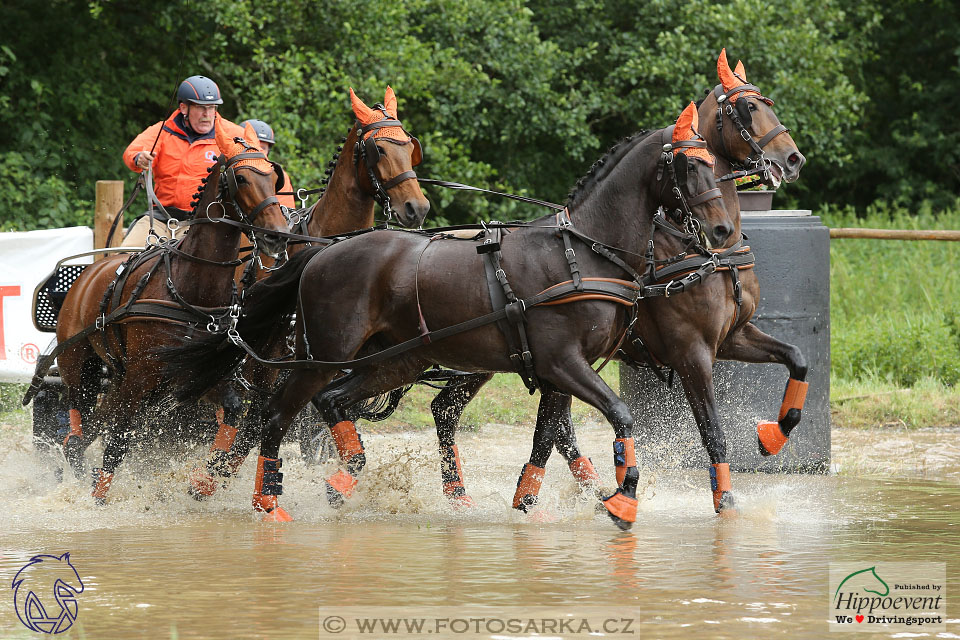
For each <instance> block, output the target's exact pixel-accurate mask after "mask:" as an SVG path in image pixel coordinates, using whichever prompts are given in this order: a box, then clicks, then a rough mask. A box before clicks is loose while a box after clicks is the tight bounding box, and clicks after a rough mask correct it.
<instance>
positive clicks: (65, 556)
mask: <svg viewBox="0 0 960 640" xmlns="http://www.w3.org/2000/svg"><path fill="white" fill-rule="evenodd" d="M60 560H61V561H62V562H70V552H69V551H67V552H66V553H64V554H63V555H62V556H60Z"/></svg>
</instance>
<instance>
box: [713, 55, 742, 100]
mask: <svg viewBox="0 0 960 640" xmlns="http://www.w3.org/2000/svg"><path fill="white" fill-rule="evenodd" d="M739 68H740V70H742V69H743V65H740V67H739ZM717 77H718V78H719V79H720V84H721V85H723V90H724V92H726V91H730V90H731V89H734V88H736V87H739V86H740V85H742V84H746V83H745V82H742V81H740V80H739V79H737V76H736V75H734V73H733V71H731V70H730V64H729V63H728V62H727V49H726V47H724V48H723V49H721V50H720V57H719V58H717Z"/></svg>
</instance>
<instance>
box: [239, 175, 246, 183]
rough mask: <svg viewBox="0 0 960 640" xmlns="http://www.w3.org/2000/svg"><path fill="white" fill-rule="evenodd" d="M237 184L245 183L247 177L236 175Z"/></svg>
mask: <svg viewBox="0 0 960 640" xmlns="http://www.w3.org/2000/svg"><path fill="white" fill-rule="evenodd" d="M237 184H247V179H246V178H244V177H243V176H241V175H238V176H237Z"/></svg>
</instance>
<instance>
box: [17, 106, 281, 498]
mask: <svg viewBox="0 0 960 640" xmlns="http://www.w3.org/2000/svg"><path fill="white" fill-rule="evenodd" d="M215 128H216V141H217V145H218V148H219V150H220V152H221V156H220V158H219V161H218V163H217V164H215V165H212V166H211V167H210V173H209V175H208V176H207V177H206V178H204V179H203V180H202V183H201V185H200V186H199V188H198V191H197V197H196V199H195V202H196V203H197V204H196V207H195V208H194V211H193V214H194V216H193V219H192V220H190V221H187V222H184V223H182V224H185V225H190V226H194V227H196V228H194V229H193V230H192V231H191V232H190V233H188V234H186V236H185V237H184V238H183V239H182V240H180V241H179V242H176V243H169V244H167V243H163V244H160V245H158V246H155V247H153V248H151V249H149V250H147V251H144V252H143V253H140V254H132V255H130V256H126V255H119V256H113V257H111V258H106V259H103V260H100V261H99V262H96V263H94V264H93V265H91V266H89V267H88V268H86V269H85V270H84V271H83V273H82V274H81V275H80V277H78V278H77V280H76V282H75V283H74V284H73V286H71V287H70V290H69V292H68V293H67V296H66V298H65V299H64V302H63V306H62V308H61V311H60V315H59V318H58V321H57V341H58V343H59V345H58V347H57V350H56V351H55V352H54V353H55V354H56V357H57V360H58V363H59V368H60V375H61V377H62V379H63V382H64V385H65V386H66V387H67V402H68V404H69V407H70V409H69V416H70V433H69V434H68V435H67V436H66V438H65V439H64V442H63V447H64V452H65V454H66V456H67V459H68V461H69V462H70V463H71V466H73V468H74V470H75V471H76V472H78V473H79V471H80V469H81V467H82V456H83V450H84V449H85V448H86V446H87V445H88V444H89V443H90V442H91V441H92V440H94V439H95V437H96V436H97V435H98V433H97V430H102V432H103V434H104V438H105V446H104V452H103V466H102V467H99V468H97V469H95V470H94V489H93V496H94V498H95V499H96V501H97V502H98V503H99V504H103V503H104V502H105V499H106V495H107V492H108V491H109V488H110V484H111V482H112V481H113V476H114V472H115V470H116V468H117V466H118V465H119V464H120V463H121V461H122V460H123V457H124V455H125V454H126V451H127V449H128V447H129V439H130V434H131V421H132V419H133V418H134V416H135V414H136V412H137V411H138V409H140V408H141V406H142V405H148V404H149V403H150V402H151V401H152V400H154V399H155V398H156V396H157V395H160V394H161V389H160V388H159V387H160V383H161V380H162V377H161V375H160V368H159V363H158V362H157V360H156V358H155V356H154V355H153V353H152V351H153V349H155V348H156V346H157V345H158V344H163V343H168V342H170V341H172V340H176V339H177V336H183V335H184V334H185V333H189V332H192V331H193V330H195V329H196V328H197V327H205V328H206V329H207V330H208V331H210V330H219V329H220V328H222V329H224V330H225V329H226V325H227V324H228V322H229V319H230V315H231V314H232V313H234V314H236V313H239V307H238V306H237V304H236V303H237V299H236V289H235V287H234V286H233V274H234V270H235V269H236V267H237V265H238V264H239V261H238V260H237V256H238V254H239V249H238V240H239V236H240V234H241V232H242V230H246V231H247V232H252V235H253V241H254V243H255V244H256V245H257V246H259V247H260V248H262V249H263V251H264V252H266V253H268V254H272V255H277V254H279V253H281V252H282V251H283V250H284V246H285V244H286V240H285V239H284V238H283V237H282V236H281V235H280V234H282V233H283V232H285V231H286V230H287V222H286V219H285V218H284V216H283V213H282V212H281V210H280V205H279V204H278V202H277V198H276V196H275V189H276V184H277V181H278V176H279V174H278V173H277V170H278V165H275V164H274V163H271V162H270V161H268V160H267V159H266V156H265V155H264V154H263V153H262V152H261V151H260V148H259V143H258V141H257V136H256V134H255V132H254V130H253V128H252V127H251V126H250V125H247V127H246V129H240V128H239V127H236V126H235V125H227V124H225V123H224V122H223V120H222V119H221V118H220V117H219V116H218V117H217V119H216V121H215ZM218 214H219V217H218ZM254 223H256V224H257V225H258V226H256V227H254V226H253V224H254ZM50 360H52V358H50ZM44 364H46V365H47V366H48V365H49V362H46V363H44V362H41V363H40V364H38V371H37V375H38V377H39V378H40V379H42V376H43V374H44V373H45V371H46V368H45V367H42V365H44ZM103 365H106V366H107V367H108V369H109V370H110V374H111V375H110V380H109V384H108V386H107V388H106V390H105V391H104V393H103V398H102V399H101V400H99V402H98V394H99V393H100V392H101V376H100V371H101V367H102V366H103ZM41 368H43V371H41V370H40V369H41ZM34 380H35V381H36V380H37V378H35V379H34ZM31 391H33V389H31ZM31 391H28V392H27V394H26V396H25V397H24V404H26V403H28V402H29V401H30V398H31ZM85 427H86V428H85Z"/></svg>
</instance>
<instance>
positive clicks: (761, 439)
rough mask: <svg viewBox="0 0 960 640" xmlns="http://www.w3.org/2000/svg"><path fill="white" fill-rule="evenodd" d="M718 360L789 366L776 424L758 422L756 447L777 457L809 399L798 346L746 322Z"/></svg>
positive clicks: (729, 339)
mask: <svg viewBox="0 0 960 640" xmlns="http://www.w3.org/2000/svg"><path fill="white" fill-rule="evenodd" d="M717 357H719V358H722V359H724V360H738V361H740V362H752V363H768V362H772V363H777V364H782V365H784V366H785V367H787V370H788V371H789V372H790V377H789V379H788V380H787V386H786V389H784V392H783V400H782V402H781V404H780V413H779V415H778V417H777V421H776V422H772V421H762V422H759V423H757V445H758V446H759V448H760V453H761V454H762V455H764V456H769V455H776V454H777V453H779V452H780V450H781V449H782V448H783V446H784V445H785V444H786V443H787V440H788V439H789V437H790V432H791V431H792V430H793V428H794V427H795V426H797V424H798V423H799V422H800V416H801V412H802V410H803V404H804V400H805V399H806V396H807V385H808V383H807V382H805V379H806V377H807V361H806V359H805V358H804V357H803V353H801V352H800V349H798V348H797V347H795V346H793V345H791V344H787V343H786V342H781V341H780V340H777V339H776V338H774V337H772V336H769V335H767V334H765V333H764V332H762V331H760V329H758V328H757V327H756V326H754V325H753V324H752V323H747V324H746V325H744V326H743V328H741V329H740V330H738V331H736V332H735V333H733V334H732V335H730V336H728V337H727V339H726V340H725V341H724V342H723V344H721V345H720V350H719V351H718V352H717Z"/></svg>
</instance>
